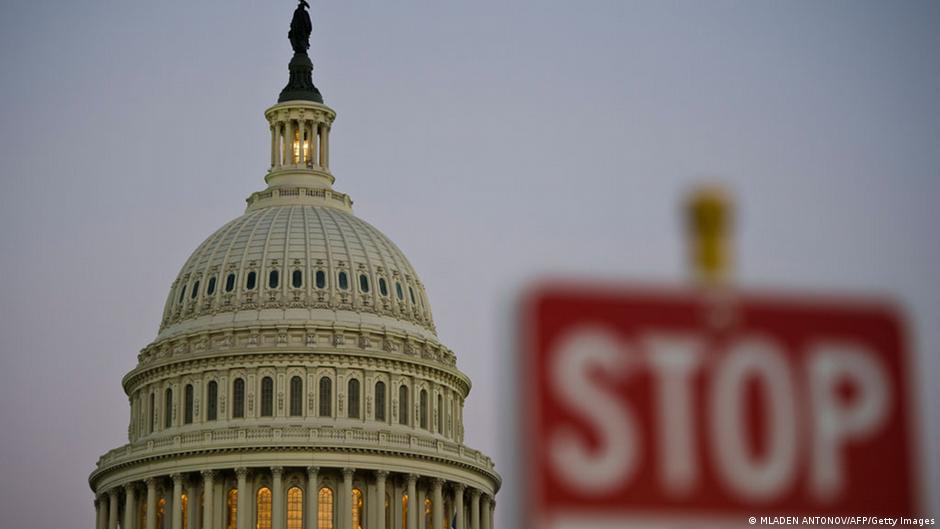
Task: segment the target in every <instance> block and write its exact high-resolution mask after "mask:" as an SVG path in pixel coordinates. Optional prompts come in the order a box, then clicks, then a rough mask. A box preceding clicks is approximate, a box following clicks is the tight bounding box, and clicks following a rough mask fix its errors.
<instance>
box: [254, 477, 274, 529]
mask: <svg viewBox="0 0 940 529" xmlns="http://www.w3.org/2000/svg"><path fill="white" fill-rule="evenodd" d="M255 512H257V513H258V518H257V520H256V527H257V528H258V529H271V489H269V488H267V487H261V488H260V489H258V495H257V499H256V505H255Z"/></svg>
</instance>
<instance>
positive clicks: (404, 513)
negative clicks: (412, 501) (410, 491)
mask: <svg viewBox="0 0 940 529" xmlns="http://www.w3.org/2000/svg"><path fill="white" fill-rule="evenodd" d="M401 526H402V527H408V495H407V494H402V495H401ZM386 527H387V526H386Z"/></svg>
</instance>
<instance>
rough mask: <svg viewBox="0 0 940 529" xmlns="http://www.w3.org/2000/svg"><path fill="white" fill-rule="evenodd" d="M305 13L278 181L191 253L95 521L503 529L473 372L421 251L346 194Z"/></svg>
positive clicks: (156, 527)
mask: <svg viewBox="0 0 940 529" xmlns="http://www.w3.org/2000/svg"><path fill="white" fill-rule="evenodd" d="M305 8H306V3H305V2H301V5H300V6H298V8H297V10H296V11H295V13H294V20H293V21H292V23H291V32H290V39H291V44H292V46H293V48H294V56H293V59H292V60H291V62H290V81H289V83H288V85H287V87H286V88H285V89H284V90H283V91H282V92H281V96H280V98H279V101H278V103H277V104H275V105H274V106H272V107H271V108H269V109H267V110H266V111H265V118H266V120H267V123H268V127H269V130H270V132H271V144H270V155H271V165H270V168H269V170H268V172H267V174H266V176H265V182H266V183H267V187H266V188H264V189H262V190H260V191H257V192H255V193H253V194H251V195H250V196H249V197H248V199H247V208H246V211H245V213H244V214H243V215H242V216H240V217H238V218H236V219H234V220H232V221H231V222H229V223H227V224H226V225H224V226H222V227H221V228H220V229H218V230H217V231H216V232H215V233H213V234H212V235H210V236H209V237H208V238H207V239H206V240H205V241H204V242H203V243H202V244H201V245H199V247H198V248H196V250H195V251H194V252H193V253H192V255H191V256H190V257H189V259H187V261H186V263H185V264H184V265H183V267H182V269H181V270H180V271H179V274H178V275H177V277H176V279H175V281H174V282H173V284H172V285H171V286H170V292H169V294H168V296H167V299H166V303H165V306H164V311H163V316H162V319H161V322H160V328H159V332H158V334H157V336H156V337H155V339H154V340H153V341H152V342H151V343H150V344H148V345H146V346H145V347H144V348H143V349H142V350H141V351H140V353H139V354H138V356H137V359H138V364H137V366H136V367H135V368H134V369H133V370H131V371H130V372H129V373H128V374H127V375H126V376H125V377H124V379H123V381H122V384H123V387H124V391H125V392H126V394H127V396H128V402H129V405H130V419H129V423H128V443H127V444H125V445H123V446H120V447H117V448H115V449H113V450H110V451H109V452H107V453H105V454H104V455H103V456H101V458H100V459H99V460H98V463H97V466H96V468H95V470H94V471H93V472H92V474H91V476H90V477H89V484H90V485H91V488H92V490H93V491H94V493H95V505H96V516H97V519H96V520H97V521H96V528H97V529H118V528H119V527H120V528H121V529H249V528H255V529H363V528H365V529H445V528H451V527H455V528H458V529H492V523H493V522H492V520H493V511H494V509H495V501H494V498H495V495H496V492H497V490H498V489H499V486H500V477H499V475H498V474H497V473H496V471H495V467H494V465H493V461H492V460H491V459H490V458H489V457H488V456H486V455H485V454H483V453H481V452H479V451H477V450H474V449H472V448H470V447H468V446H466V445H465V444H464V425H463V407H464V402H465V400H466V398H467V397H468V395H469V393H470V387H471V384H470V380H469V378H467V376H466V375H464V374H463V373H461V372H460V371H459V370H458V369H457V367H456V357H455V355H454V353H453V352H451V351H450V350H449V349H448V348H447V347H445V346H444V345H443V344H442V343H441V342H440V341H439V339H438V337H437V334H436V331H435V327H434V320H433V318H432V316H431V308H430V305H429V303H428V296H427V293H426V292H425V289H424V285H423V284H422V283H421V281H420V280H419V278H418V275H417V273H416V272H415V269H414V268H413V267H412V265H411V263H409V261H408V259H407V258H406V257H405V255H404V254H403V253H402V251H401V250H400V249H399V248H398V247H397V246H395V244H394V243H393V242H392V241H391V240H390V239H389V238H388V237H386V236H385V235H384V234H383V233H382V232H380V231H379V230H378V229H376V228H375V227H373V226H372V225H370V224H368V223H367V222H365V221H363V220H361V219H360V218H358V217H357V216H356V215H355V214H353V211H352V200H351V199H350V198H349V196H347V195H345V194H343V193H341V192H339V191H336V190H334V189H333V184H334V181H335V178H334V176H333V174H332V172H331V170H330V166H329V155H330V146H329V140H330V129H331V127H332V125H333V122H334V120H335V118H336V113H335V112H334V111H333V110H332V109H330V108H329V107H328V106H326V105H325V104H324V103H323V98H322V96H321V94H320V92H319V90H317V88H316V87H315V86H314V85H313V82H312V79H311V72H312V64H311V62H310V59H309V57H308V56H307V53H306V49H307V48H306V46H305V43H306V39H307V38H308V37H309V32H310V28H309V25H310V24H309V17H308V16H307V13H306V10H305Z"/></svg>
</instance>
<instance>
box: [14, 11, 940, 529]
mask: <svg viewBox="0 0 940 529" xmlns="http://www.w3.org/2000/svg"><path fill="white" fill-rule="evenodd" d="M311 3H312V8H311V16H312V18H313V24H314V30H313V36H312V45H311V49H310V55H311V57H312V60H313V62H314V65H315V70H314V82H315V83H316V85H317V86H318V87H319V89H320V90H321V92H322V93H323V96H324V99H325V102H326V104H327V105H329V106H330V107H332V108H333V109H335V110H336V112H337V115H338V116H337V119H336V123H335V124H334V126H333V132H332V135H331V140H330V143H331V148H332V152H331V164H330V165H331V167H332V170H333V174H334V175H335V176H336V183H335V185H334V188H335V189H338V190H340V191H342V192H345V193H349V194H350V195H351V197H352V199H353V200H354V201H355V205H354V211H355V213H356V214H357V215H359V216H360V217H362V218H363V219H365V220H367V221H368V222H370V223H371V224H373V225H375V226H377V227H378V228H379V229H380V230H382V231H383V232H384V233H385V234H387V235H388V236H389V237H390V238H391V239H392V240H393V241H395V242H396V243H397V244H398V246H399V247H400V248H401V249H402V250H403V251H404V253H405V255H407V256H408V257H409V259H410V260H411V263H412V264H413V265H414V267H415V268H416V270H417V271H418V273H419V274H420V276H421V279H422V281H423V282H424V284H425V286H426V287H427V291H428V295H429V297H430V301H431V305H432V308H433V312H434V319H435V321H436V323H437V328H438V335H439V337H440V338H441V340H442V342H443V343H444V344H446V345H447V346H448V347H450V348H451V349H453V351H454V352H455V353H456V354H457V358H458V367H459V368H460V369H461V370H462V371H464V372H465V373H466V374H467V375H468V376H469V377H470V378H471V379H472V380H473V383H474V387H473V390H472V391H471V394H470V397H469V399H468V403H467V407H466V410H465V413H466V415H465V417H466V419H465V422H466V431H467V434H466V443H467V444H468V445H469V446H472V447H474V448H478V449H481V450H483V451H484V452H486V453H488V454H489V455H491V456H492V457H493V458H494V460H495V461H496V465H497V470H498V471H499V472H501V473H502V475H503V478H504V489H503V491H502V492H501V493H500V495H499V496H498V499H497V505H498V508H497V517H498V520H497V522H498V523H497V525H498V526H499V527H500V528H505V529H510V528H511V526H510V525H509V519H510V518H509V517H510V516H511V515H512V514H513V508H512V506H513V503H514V502H515V501H516V500H515V498H516V497H515V495H514V494H515V489H516V487H517V486H518V485H519V482H518V479H519V478H518V475H517V473H516V471H515V468H514V466H513V462H514V457H513V446H512V443H513V442H514V441H513V440H512V438H511V435H510V433H509V429H508V428H507V425H509V424H512V422H513V421H514V420H515V416H513V415H511V414H510V412H509V411H508V410H509V409H511V408H510V407H509V406H507V401H508V400H509V399H511V398H513V396H514V394H515V393H514V391H513V384H514V383H515V379H514V376H515V375H514V374H513V372H512V369H513V365H514V360H515V359H514V354H515V351H514V349H513V347H512V343H511V342H510V338H511V336H512V330H513V319H512V318H513V314H514V312H513V311H514V310H515V301H516V299H517V295H518V294H519V292H520V289H522V288H523V286H524V285H526V284H528V283H529V282H531V281H533V280H535V279H538V278H542V277H545V276H546V275H550V276H552V277H570V278H584V279H598V278H603V279H609V280H614V281H625V282H653V283H661V284H675V285H683V284H687V283H688V281H689V274H688V271H687V267H686V266H685V246H684V245H685V240H684V235H683V230H682V224H681V216H680V209H679V208H680V204H681V201H682V197H683V195H684V193H685V192H686V191H687V190H688V189H689V187H690V186H691V185H693V184H695V183H697V182H703V181H705V182H712V181H717V182H723V183H724V184H726V185H727V186H728V187H729V189H730V190H731V192H732V193H733V195H734V196H735V198H736V201H737V204H738V213H739V230H738V233H737V235H736V243H735V244H736V247H737V250H738V251H737V257H736V260H737V266H736V271H735V273H734V278H735V283H736V284H738V285H739V286H741V287H743V288H748V287H753V288H760V289H778V288H793V289H796V290H801V291H812V292H835V293H851V294H859V295H865V296H874V297H877V298H882V299H888V300H893V301H894V302H895V303H897V304H898V305H899V306H900V307H901V308H902V310H903V312H904V314H905V315H906V318H907V321H908V323H909V333H910V334H909V336H910V345H911V348H912V350H913V353H914V356H915V360H916V362H917V367H918V369H917V370H916V377H917V378H916V380H915V381H914V382H915V383H916V391H917V394H918V396H919V398H920V400H921V403H922V404H923V406H922V411H921V413H920V415H919V417H920V419H921V423H920V427H921V428H922V431H923V433H924V438H923V440H922V441H923V447H924V450H923V454H924V456H923V457H922V458H921V461H922V462H923V465H922V466H923V469H924V470H925V472H926V473H927V474H928V475H929V476H930V478H931V480H932V483H933V484H934V490H938V488H940V487H937V485H938V483H940V454H938V450H937V448H936V447H938V446H940V414H938V412H937V405H936V403H937V402H940V389H938V388H940V384H937V381H936V380H935V377H937V376H938V375H940V280H938V271H940V236H938V229H940V207H938V200H940V51H938V50H940V2H918V1H909V2H862V1H827V2H808V1H795V2H760V1H757V2H744V1H742V2H692V1H688V2H673V1H669V2H666V1H651V2H642V3H636V2H627V1H619V0H618V1H614V0H611V1H601V0H597V1H587V2H570V1H553V0H540V1H522V0H519V1H516V2H495V1H475V2H427V1H426V2H412V1H404V0H402V1H363V2H347V1H343V2H338V1H337V2H324V1H321V0H316V1H313V2H311ZM294 5H295V2H294V1H291V0H277V1H264V2H260V1H246V0H230V1H225V2H223V1H221V0H212V1H209V0H200V1H198V2H193V1H183V0H162V1H153V0H151V1H149V2H143V1H138V0H133V1H129V0H111V1H102V0H68V1H65V0H51V1H29V2H25V1H21V2H12V1H8V0H6V1H4V2H3V3H2V5H0V176H2V179H3V180H2V182H3V186H4V188H3V192H2V193H0V201H2V202H0V223H2V226H3V229H2V231H0V272H2V275H3V277H4V278H5V284H6V287H5V288H4V290H3V296H2V301H0V309H2V313H0V314H2V318H0V425H2V426H0V475H2V476H4V478H5V479H4V480H3V482H2V485H0V490H2V494H0V511H2V512H3V513H4V521H3V523H2V525H3V526H4V527H9V528H13V527H35V528H49V529H52V528H72V527H75V528H77V527H89V526H91V525H92V524H93V520H94V510H93V507H92V500H93V495H92V493H91V491H90V489H89V487H88V482H87V478H88V475H89V473H90V472H91V471H92V470H93V468H94V464H95V462H96V461H97V458H98V457H99V456H100V455H101V454H103V453H104V452H106V451H107V450H110V449H111V448H114V447H117V446H119V445H121V444H123V443H125V442H127V424H128V417H129V415H128V414H129V408H128V401H127V397H126V395H124V393H123V390H122V388H121V378H122V377H123V376H124V375H125V374H126V373H127V372H128V371H130V370H131V369H132V368H133V367H134V366H135V365H136V361H137V358H136V357H137V353H138V352H139V351H140V349H141V348H143V347H144V346H146V345H147V344H148V343H149V342H150V341H151V340H153V338H154V337H155V336H156V331H157V327H158V325H159V320H160V316H161V314H162V310H163V304H164V301H165V300H166V296H167V292H168V290H169V287H170V284H171V283H172V281H173V279H174V278H175V277H176V274H177V272H178V271H179V269H180V267H181V266H182V265H183V263H184V261H185V260H186V258H187V257H188V256H189V254H190V253H191V252H192V251H193V250H194V249H195V248H196V247H197V246H198V245H199V243H200V242H202V241H203V240H204V239H205V238H206V237H208V236H209V235H210V234H211V233H212V232H214V231H215V230H216V229H217V228H218V227H220V226H222V225H223V224H224V223H225V222H227V221H229V220H231V219H233V218H235V217H237V216H239V215H241V214H242V212H243V210H244V205H245V203H244V199H245V198H246V197H247V196H248V195H249V194H250V193H252V192H254V191H257V190H259V189H262V188H263V187H264V181H263V177H264V174H265V171H266V170H267V167H268V156H269V145H270V143H269V141H270V140H269V132H268V126H267V123H266V122H265V119H264V116H263V112H264V110H265V109H266V108H267V107H269V106H271V105H273V104H274V103H275V102H276V100H277V96H278V93H279V92H280V90H281V88H283V86H284V84H285V83H286V81H287V62H288V60H289V59H290V55H291V52H290V46H289V43H288V40H287V29H288V24H289V21H290V16H291V12H292V10H293V8H294ZM938 497H940V496H938V495H937V494H933V496H932V498H933V500H932V501H933V503H932V504H931V505H930V506H929V507H930V508H931V509H932V511H933V514H934V515H940V500H938V499H937V498H938Z"/></svg>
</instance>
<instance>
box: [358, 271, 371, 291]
mask: <svg viewBox="0 0 940 529" xmlns="http://www.w3.org/2000/svg"><path fill="white" fill-rule="evenodd" d="M359 290H361V291H363V292H365V293H368V292H369V278H368V277H367V276H366V275H365V274H359Z"/></svg>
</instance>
